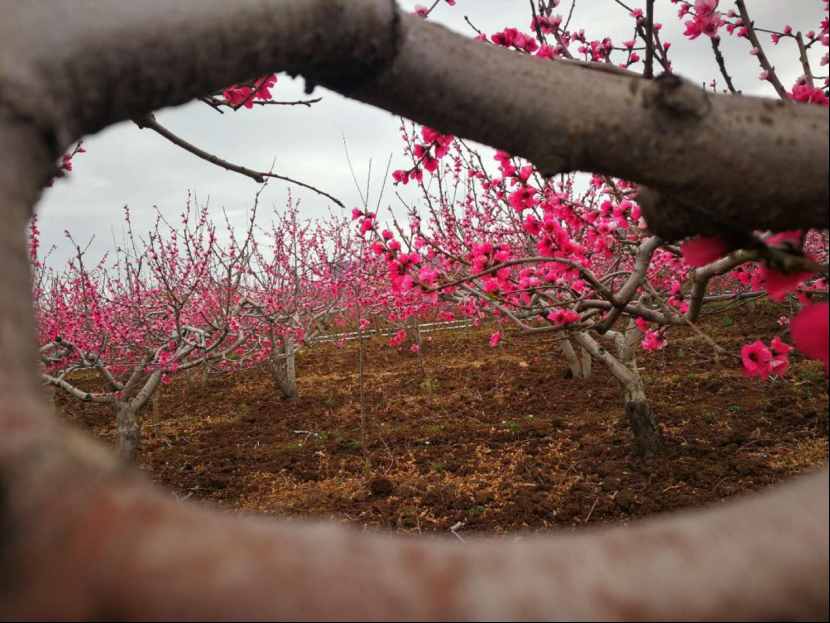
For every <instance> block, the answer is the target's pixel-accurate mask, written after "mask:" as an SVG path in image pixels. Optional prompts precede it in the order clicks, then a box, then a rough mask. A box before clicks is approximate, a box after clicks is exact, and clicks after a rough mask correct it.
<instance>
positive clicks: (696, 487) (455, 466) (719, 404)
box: [56, 306, 828, 534]
mask: <svg viewBox="0 0 830 623" xmlns="http://www.w3.org/2000/svg"><path fill="white" fill-rule="evenodd" d="M779 312H780V310H779V309H776V308H773V307H769V306H766V307H757V308H752V307H748V306H744V307H742V308H740V309H738V310H733V311H730V312H728V314H727V315H724V316H718V317H715V318H713V319H712V320H710V321H709V322H707V323H706V324H705V325H704V328H705V329H706V330H707V332H708V333H709V334H710V335H713V336H715V337H716V338H717V339H718V340H719V342H720V343H721V344H723V345H724V346H726V347H727V349H730V351H731V352H738V349H739V347H740V345H741V344H743V343H745V342H746V341H748V340H754V339H757V338H762V339H765V340H768V339H769V338H770V337H771V336H772V335H773V334H774V333H776V331H777V329H778V327H777V326H776V324H775V318H777V317H778V315H779ZM490 330H491V329H477V330H470V329H468V330H462V331H454V332H441V333H433V334H430V336H431V339H430V340H428V341H425V342H424V351H425V363H426V371H427V376H426V378H425V377H424V376H422V375H421V372H420V367H419V363H418V358H417V357H416V355H413V354H411V353H409V352H403V353H400V352H397V351H395V350H393V349H390V348H389V347H388V346H386V345H385V341H384V340H383V339H381V338H374V339H373V340H371V341H368V342H367V362H368V363H367V366H368V370H367V385H366V402H367V416H368V421H369V423H370V430H369V435H368V439H369V442H368V453H367V454H364V452H363V450H362V445H361V427H360V423H361V413H360V401H359V388H358V377H357V356H358V343H357V342H349V343H348V345H347V346H346V347H344V348H342V349H338V348H337V347H336V346H335V345H334V344H331V343H329V344H321V345H315V346H313V347H312V348H309V349H308V350H306V351H303V352H302V353H301V354H300V355H299V357H298V378H299V394H300V397H299V398H297V399H296V400H293V401H284V400H281V399H280V398H279V397H278V392H275V390H274V389H273V387H272V385H271V382H270V378H269V376H268V374H267V372H266V371H265V369H261V370H249V371H246V372H243V373H237V374H234V375H230V376H218V377H215V378H209V379H208V380H207V381H205V380H203V378H202V375H201V373H200V374H196V375H193V377H192V378H177V379H176V380H175V381H174V383H173V384H171V385H169V386H165V387H163V389H162V392H161V394H160V396H159V398H158V401H157V403H156V405H155V406H153V407H150V408H148V409H147V413H146V416H145V428H144V445H143V448H142V451H141V457H140V466H141V468H142V469H143V470H145V471H146V473H147V475H148V476H149V477H150V478H152V479H153V480H155V481H157V482H159V483H161V484H163V485H165V486H167V487H168V488H169V489H171V490H172V492H173V493H174V494H175V495H177V496H179V497H181V498H190V499H202V500H209V501H211V502H213V503H216V504H219V505H221V506H223V507H226V508H231V509H244V510H252V511H258V512H263V513H270V514H275V515H280V516H303V517H309V516H313V517H318V518H320V517H322V518H334V519H337V520H340V521H345V522H349V523H355V524H358V525H365V526H372V527H384V528H392V529H396V530H400V531H403V532H422V531H424V532H426V531H447V530H449V529H450V528H451V527H452V526H454V525H456V524H458V523H459V522H462V523H461V524H460V525H461V526H462V527H460V528H457V530H460V531H461V533H462V534H463V533H466V532H470V531H476V532H477V531H488V532H504V531H508V530H516V529H544V528H550V527H554V526H556V527H563V526H568V527H570V526H581V525H585V524H597V523H603V522H611V521H626V520H629V519H631V518H634V517H640V516H643V515H650V514H653V513H659V512H664V511H670V510H674V509H678V508H683V507H689V506H697V505H702V504H707V503H713V502H717V501H719V500H722V499H723V498H726V497H729V496H732V495H734V494H737V493H740V492H744V491H748V490H753V489H759V488H762V487H766V486H768V485H770V484H772V483H774V482H776V481H778V480H781V479H783V478H785V477H787V476H789V475H791V474H794V473H798V472H802V471H808V470H812V469H814V468H816V467H818V466H820V465H821V464H823V463H825V462H826V461H827V455H828V440H827V431H828V399H827V390H826V386H825V378H824V372H823V369H822V368H821V365H820V364H817V363H816V362H811V361H805V360H803V359H801V358H800V357H798V355H795V354H794V356H793V357H792V364H793V365H792V369H791V370H792V371H791V373H790V375H789V376H788V377H787V378H786V379H784V380H779V381H773V382H768V383H762V382H760V381H758V380H754V379H748V378H744V376H743V375H742V373H741V370H740V367H739V365H740V364H739V363H738V361H737V360H736V359H728V358H724V357H721V358H720V361H715V359H714V356H713V352H712V349H711V348H710V347H709V346H707V345H706V343H705V342H704V341H703V340H701V339H700V338H699V337H696V336H695V335H694V333H692V332H691V331H690V330H686V329H680V330H673V331H672V333H670V335H669V346H668V347H667V348H666V349H665V350H663V351H660V352H658V353H655V354H648V353H643V354H642V355H641V357H640V362H641V366H642V367H643V368H644V374H645V377H646V389H647V392H648V393H649V396H650V398H651V400H652V405H653V407H654V410H655V413H656V414H657V417H658V419H659V422H660V426H661V428H662V432H663V435H664V437H665V441H666V450H665V452H664V453H663V454H661V455H660V456H657V457H653V458H640V457H638V456H636V455H635V453H634V451H633V445H632V438H631V435H630V432H629V431H628V428H627V426H626V425H625V423H624V422H623V404H622V400H621V391H620V389H619V387H618V386H617V384H616V382H615V381H614V380H613V378H612V377H611V376H610V375H609V373H608V372H607V371H606V370H605V369H604V367H603V366H602V365H601V364H598V363H596V362H594V375H593V378H592V379H590V380H588V381H584V380H574V379H566V378H565V369H566V368H565V364H564V362H563V360H562V358H561V357H560V356H559V354H558V349H557V347H556V345H555V344H554V342H553V339H552V338H546V339H544V340H540V339H539V338H538V337H533V338H530V337H522V336H519V335H508V336H507V337H506V339H505V340H503V342H502V346H500V347H499V348H497V349H491V348H490V347H489V346H488V343H487V336H488V334H489V331H490ZM56 402H57V404H58V406H59V408H60V410H61V411H62V412H63V413H64V414H65V415H66V417H68V418H69V419H71V420H74V421H76V422H79V423H80V424H81V425H83V426H84V427H86V428H88V429H91V430H92V431H94V433H95V434H97V435H99V436H100V437H102V438H104V439H106V440H108V441H110V442H112V441H114V436H115V431H114V421H113V420H114V418H113V417H112V415H111V412H110V411H109V410H108V409H107V408H105V407H101V406H98V405H94V404H85V403H79V402H77V401H75V400H73V399H70V398H67V397H65V396H63V395H60V396H57V397H56ZM367 459H368V461H369V462H370V465H369V466H367Z"/></svg>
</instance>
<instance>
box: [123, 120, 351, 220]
mask: <svg viewBox="0 0 830 623" xmlns="http://www.w3.org/2000/svg"><path fill="white" fill-rule="evenodd" d="M133 121H134V122H135V124H136V125H137V126H138V127H139V128H141V129H142V130H143V129H145V128H147V129H149V130H153V131H154V132H156V133H158V134H160V135H161V136H163V137H164V138H166V139H167V140H168V141H170V142H171V143H173V144H174V145H177V146H178V147H181V148H182V149H184V150H185V151H188V152H190V153H191V154H193V155H194V156H197V157H199V158H201V159H202V160H206V161H208V162H210V163H211V164H215V165H216V166H218V167H222V168H223V169H226V170H228V171H233V172H234V173H239V174H240V175H245V176H246V177H250V178H251V179H252V180H254V181H255V182H256V183H258V184H262V183H264V182H265V180H266V179H267V178H272V179H276V180H282V181H284V182H288V183H289V184H294V185H295V186H300V187H302V188H306V189H308V190H310V191H312V192H315V193H317V194H318V195H322V196H323V197H326V198H327V199H329V200H330V201H333V202H334V203H336V204H337V205H339V206H340V207H341V208H344V207H345V206H344V205H343V202H342V201H340V200H339V199H337V198H336V197H333V196H331V195H330V194H328V193H327V192H325V191H323V190H320V189H319V188H317V187H316V186H312V185H311V184H306V183H305V182H300V181H299V180H295V179H293V178H290V177H286V176H284V175H277V174H276V173H272V172H270V171H254V170H253V169H249V168H247V167H243V166H240V165H238V164H233V163H231V162H228V161H227V160H224V159H222V158H220V157H219V156H215V155H213V154H211V153H208V152H206V151H204V150H203V149H200V148H199V147H196V146H195V145H193V144H192V143H188V142H187V141H186V140H184V139H183V138H181V137H179V136H178V135H177V134H174V133H173V132H171V131H170V130H168V129H167V128H165V127H164V126H163V125H161V124H160V123H159V122H158V121H157V120H156V116H155V115H154V114H153V113H147V114H146V115H143V116H142V117H138V118H136V119H134V120H133Z"/></svg>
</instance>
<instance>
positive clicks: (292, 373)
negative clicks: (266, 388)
mask: <svg viewBox="0 0 830 623" xmlns="http://www.w3.org/2000/svg"><path fill="white" fill-rule="evenodd" d="M295 353H296V351H295V350H294V342H293V341H292V340H291V338H289V337H286V338H285V341H284V342H283V347H282V348H281V349H280V350H279V351H276V352H275V353H274V356H273V357H272V358H271V371H272V375H273V378H274V384H275V385H276V386H277V387H278V388H279V390H280V393H281V394H282V397H283V398H284V399H285V400H293V399H294V398H296V397H297V366H296V362H295Z"/></svg>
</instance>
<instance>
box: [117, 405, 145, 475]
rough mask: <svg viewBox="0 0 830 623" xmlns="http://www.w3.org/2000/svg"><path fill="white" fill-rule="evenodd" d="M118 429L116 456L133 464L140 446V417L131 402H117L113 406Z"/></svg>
mask: <svg viewBox="0 0 830 623" xmlns="http://www.w3.org/2000/svg"><path fill="white" fill-rule="evenodd" d="M113 407H114V409H115V422H116V427H117V429H118V455H119V456H120V457H121V459H122V460H124V461H126V462H129V463H133V462H135V459H136V456H138V448H139V446H140V445H141V416H140V415H139V413H138V408H136V406H135V405H134V404H133V402H132V401H126V402H125V401H121V400H118V401H116V402H115V403H114V404H113Z"/></svg>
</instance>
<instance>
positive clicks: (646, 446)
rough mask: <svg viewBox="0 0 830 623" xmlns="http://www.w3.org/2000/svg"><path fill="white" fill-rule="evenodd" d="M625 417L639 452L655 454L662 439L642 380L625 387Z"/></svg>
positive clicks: (660, 446)
mask: <svg viewBox="0 0 830 623" xmlns="http://www.w3.org/2000/svg"><path fill="white" fill-rule="evenodd" d="M638 376H639V375H638ZM625 418H626V420H627V421H628V425H629V426H630V427H631V432H632V433H634V444H635V445H636V447H637V451H638V452H639V453H640V454H643V455H649V454H655V453H656V452H659V451H660V450H661V449H662V447H663V439H662V437H661V436H660V429H659V428H658V427H657V420H656V419H655V417H654V412H653V411H652V410H651V405H650V404H649V402H648V399H647V398H646V394H645V391H644V390H643V383H642V381H639V382H638V383H634V384H633V385H632V386H629V387H626V388H625Z"/></svg>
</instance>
